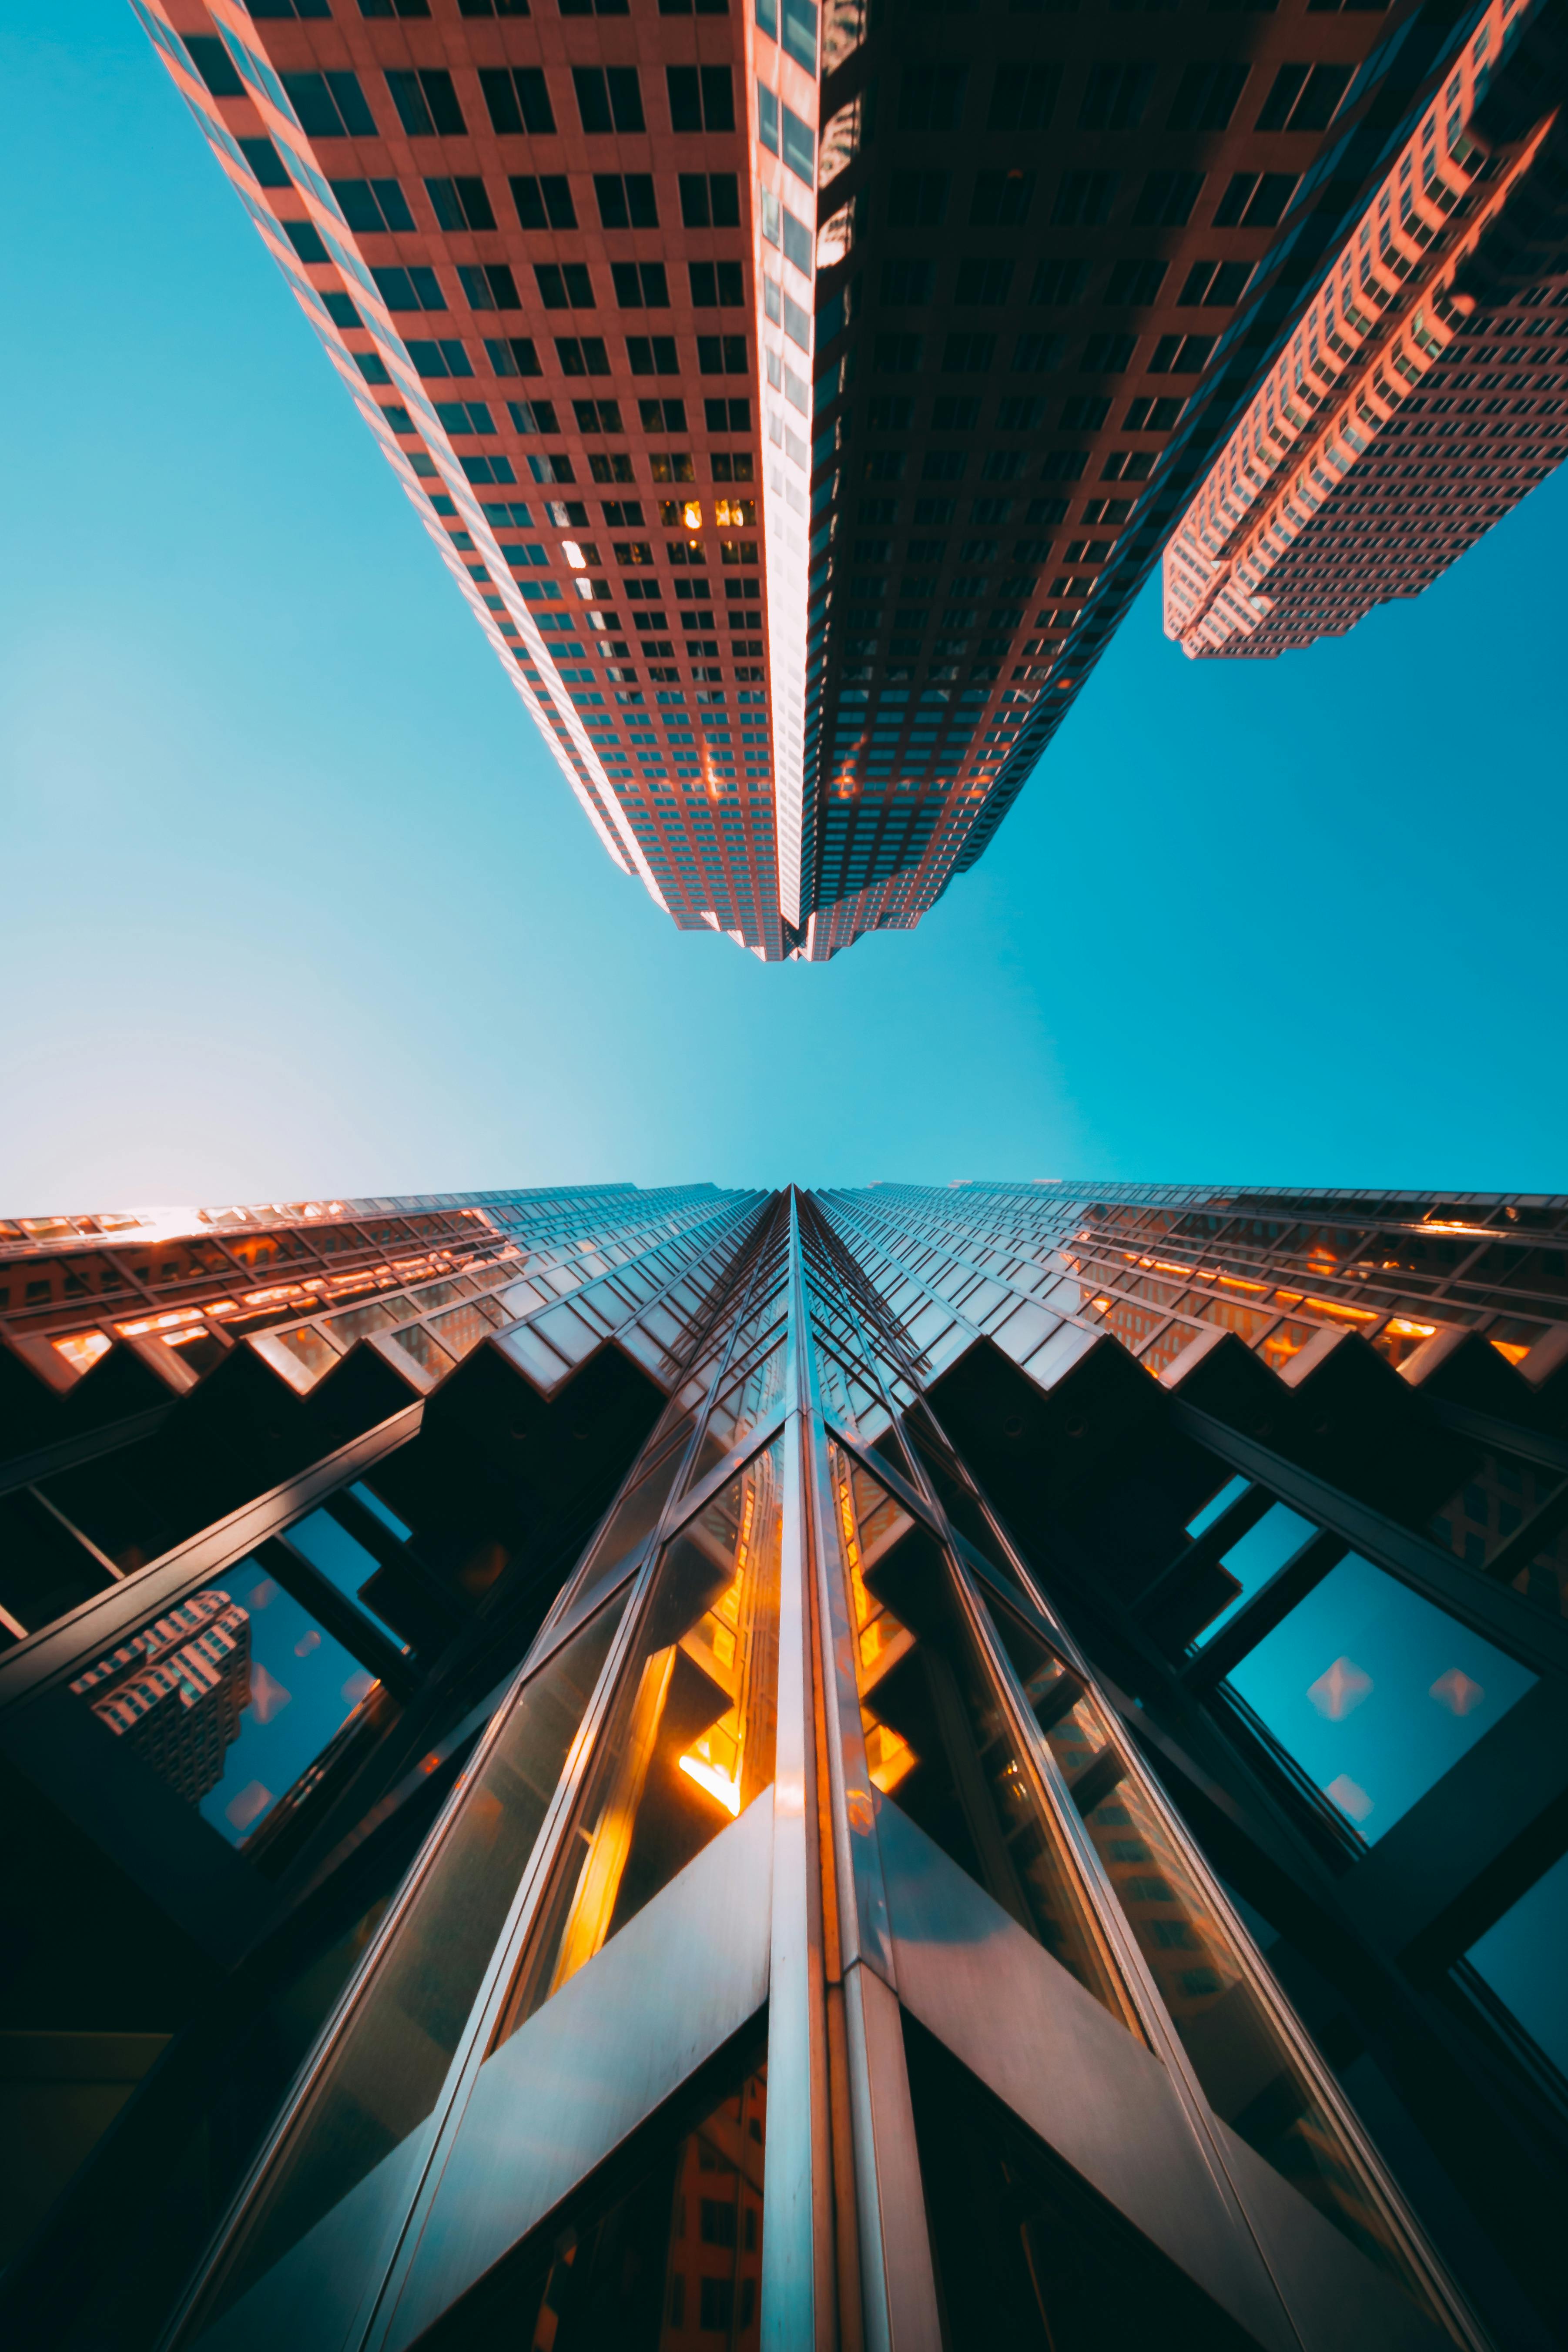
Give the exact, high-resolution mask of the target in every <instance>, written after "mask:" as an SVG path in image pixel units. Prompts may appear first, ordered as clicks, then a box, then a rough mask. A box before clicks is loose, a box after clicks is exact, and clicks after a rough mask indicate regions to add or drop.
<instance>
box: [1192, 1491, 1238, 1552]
mask: <svg viewBox="0 0 1568 2352" xmlns="http://www.w3.org/2000/svg"><path fill="white" fill-rule="evenodd" d="M1246 1492H1247V1480H1246V1479H1245V1478H1227V1479H1226V1483H1225V1485H1224V1486H1222V1487H1221V1488H1220V1490H1219V1493H1218V1494H1217V1495H1216V1496H1215V1498H1214V1500H1213V1502H1212V1503H1205V1505H1204V1507H1203V1509H1202V1510H1201V1511H1199V1512H1198V1514H1197V1516H1196V1517H1195V1518H1191V1519H1189V1520H1188V1521H1187V1533H1188V1534H1189V1535H1190V1536H1193V1537H1194V1538H1195V1537H1197V1536H1201V1535H1202V1534H1203V1533H1204V1532H1205V1529H1206V1528H1212V1527H1213V1525H1214V1523H1215V1520H1216V1519H1217V1518H1218V1517H1219V1516H1220V1513H1221V1512H1222V1511H1228V1510H1229V1508H1230V1507H1231V1505H1232V1504H1233V1503H1239V1502H1240V1500H1241V1498H1242V1496H1243V1495H1245V1494H1246Z"/></svg>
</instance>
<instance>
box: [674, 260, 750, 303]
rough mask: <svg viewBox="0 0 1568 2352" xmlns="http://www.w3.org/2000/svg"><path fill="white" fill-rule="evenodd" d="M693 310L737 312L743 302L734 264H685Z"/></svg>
mask: <svg viewBox="0 0 1568 2352" xmlns="http://www.w3.org/2000/svg"><path fill="white" fill-rule="evenodd" d="M688 269H689V277H690V279H691V307H692V309H693V310H739V309H741V307H742V305H743V303H744V302H745V299H746V292H745V285H744V273H743V271H742V268H741V264H740V263H739V262H738V261H693V262H691V263H689V265H688Z"/></svg>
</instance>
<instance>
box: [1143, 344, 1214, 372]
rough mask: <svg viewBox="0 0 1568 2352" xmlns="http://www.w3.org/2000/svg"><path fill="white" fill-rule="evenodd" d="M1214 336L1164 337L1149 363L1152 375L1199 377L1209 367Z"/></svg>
mask: <svg viewBox="0 0 1568 2352" xmlns="http://www.w3.org/2000/svg"><path fill="white" fill-rule="evenodd" d="M1214 347H1215V337H1214V336H1213V335H1162V336H1161V337H1160V340H1159V341H1158V342H1157V343H1156V344H1155V346H1154V353H1153V357H1152V359H1151V360H1150V362H1149V373H1150V374H1151V375H1197V374H1198V373H1200V372H1201V370H1203V369H1204V368H1205V367H1206V366H1207V365H1208V359H1209V353H1210V352H1212V351H1213V349H1214Z"/></svg>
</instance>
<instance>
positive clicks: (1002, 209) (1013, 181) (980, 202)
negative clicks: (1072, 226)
mask: <svg viewBox="0 0 1568 2352" xmlns="http://www.w3.org/2000/svg"><path fill="white" fill-rule="evenodd" d="M1034 200H1035V174H1034V173H1033V172H1024V171H1019V170H1017V169H1015V170H1013V171H1010V172H977V173H975V175H974V193H973V196H972V197H971V199H970V205H969V221H970V226H971V227H972V228H1017V227H1019V226H1021V225H1022V224H1023V223H1024V222H1025V221H1026V220H1027V218H1028V216H1029V206H1030V205H1032V204H1033V202H1034Z"/></svg>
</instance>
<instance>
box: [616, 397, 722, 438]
mask: <svg viewBox="0 0 1568 2352" xmlns="http://www.w3.org/2000/svg"><path fill="white" fill-rule="evenodd" d="M713 405H714V406H715V407H717V408H722V407H723V405H724V404H723V402H722V401H721V400H720V401H715V402H714V403H713ZM637 421H638V423H639V424H640V425H641V427H642V429H643V431H644V432H645V433H684V432H685V430H686V403H685V402H684V401H683V400H639V401H638V403H637ZM718 430H719V431H720V432H721V433H722V432H723V431H724V430H725V425H724V420H723V419H722V417H721V419H720V421H719V426H718Z"/></svg>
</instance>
